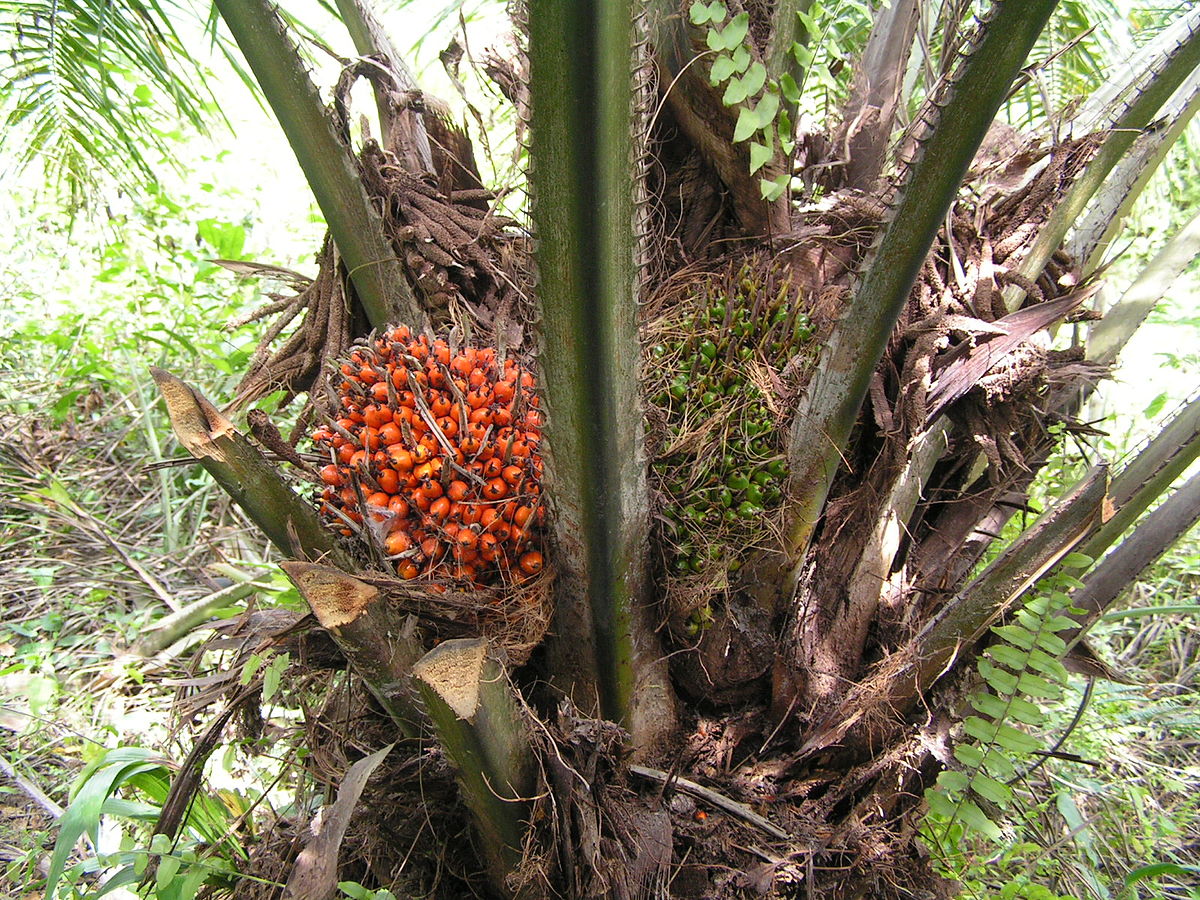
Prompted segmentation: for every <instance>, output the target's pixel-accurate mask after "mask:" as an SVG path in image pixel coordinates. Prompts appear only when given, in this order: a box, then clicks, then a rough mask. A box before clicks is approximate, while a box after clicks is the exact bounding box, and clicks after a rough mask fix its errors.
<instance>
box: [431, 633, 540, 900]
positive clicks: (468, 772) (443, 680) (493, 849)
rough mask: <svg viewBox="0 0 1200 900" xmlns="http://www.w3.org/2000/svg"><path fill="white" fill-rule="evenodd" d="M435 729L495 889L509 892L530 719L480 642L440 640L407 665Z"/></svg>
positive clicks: (528, 785)
mask: <svg viewBox="0 0 1200 900" xmlns="http://www.w3.org/2000/svg"><path fill="white" fill-rule="evenodd" d="M413 678H414V680H415V682H416V685H417V688H418V689H419V691H420V694H421V698H422V700H423V701H424V703H425V710H426V712H427V713H428V715H429V719H430V722H431V723H432V726H433V730H434V732H435V734H436V735H437V737H438V741H439V743H441V745H442V749H443V750H445V752H446V756H447V758H449V760H450V761H451V763H453V765H454V768H455V770H456V771H457V775H458V783H459V788H460V789H461V791H462V794H463V799H464V800H465V802H466V804H467V808H468V809H470V811H471V817H472V819H473V821H474V824H475V830H476V832H477V833H478V835H479V837H480V839H481V843H482V844H483V851H484V856H485V858H486V859H487V864H488V874H489V876H490V878H491V883H492V887H493V889H494V890H495V891H496V893H497V894H499V895H501V896H506V897H511V896H513V895H514V893H513V890H512V887H511V886H510V884H509V876H510V875H512V874H513V873H514V872H515V871H516V870H517V869H518V867H519V865H520V862H521V848H522V844H523V842H524V836H525V831H526V828H527V826H528V819H529V811H530V807H529V801H530V798H531V797H532V796H533V793H534V785H535V777H534V776H535V771H536V768H535V764H536V756H535V754H534V752H533V747H532V743H531V740H530V730H529V729H530V726H529V720H528V718H527V716H526V715H525V713H524V710H523V707H522V705H521V703H520V701H519V700H518V696H517V693H516V691H515V690H514V689H513V686H512V685H511V684H510V683H509V680H508V676H507V674H506V673H505V671H504V668H503V666H501V664H500V663H499V662H498V661H497V660H496V658H495V657H494V656H493V655H492V653H491V652H490V650H489V647H488V643H487V641H486V640H483V639H479V638H462V639H457V640H450V641H444V642H442V643H441V644H439V645H438V646H437V647H435V648H434V649H432V650H430V651H429V653H427V654H426V655H425V656H423V657H422V658H421V659H420V660H418V661H417V663H416V665H415V666H413Z"/></svg>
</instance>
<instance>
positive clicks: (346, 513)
mask: <svg viewBox="0 0 1200 900" xmlns="http://www.w3.org/2000/svg"><path fill="white" fill-rule="evenodd" d="M341 374H342V376H343V380H342V381H341V383H340V385H339V386H338V390H337V395H338V402H339V404H340V406H341V409H340V418H338V419H337V420H336V421H335V422H331V423H329V424H327V425H322V426H320V427H319V428H317V429H316V431H315V432H314V433H313V436H312V437H313V441H314V442H315V443H316V444H317V446H318V447H320V448H326V449H327V450H328V452H329V455H330V460H331V461H330V463H329V465H327V466H325V467H324V468H323V469H322V470H321V480H322V481H323V482H324V484H325V487H324V489H323V490H322V492H321V495H320V501H321V506H320V509H321V515H322V517H323V518H324V519H325V520H326V521H328V522H329V523H330V524H332V525H333V526H334V527H335V528H337V529H338V530H339V531H341V533H342V534H344V535H350V534H352V533H354V532H355V531H363V530H365V529H370V530H371V532H372V534H371V535H370V536H368V539H372V540H375V541H377V542H378V543H379V544H381V545H382V548H383V551H384V553H385V554H386V555H387V558H388V560H389V561H390V562H391V563H392V564H393V565H395V567H396V572H397V574H399V575H400V576H401V577H402V578H406V579H411V578H417V577H419V576H431V577H437V578H455V579H459V580H462V581H467V582H471V583H473V584H477V585H486V584H494V583H496V582H497V581H510V580H522V579H524V578H528V577H529V576H532V575H536V574H537V573H538V572H540V571H541V570H542V566H543V558H542V554H541V551H540V549H539V546H540V543H541V542H540V530H541V526H542V524H543V522H544V519H545V511H544V509H543V507H542V504H541V478H542V458H541V456H540V455H539V454H538V445H539V444H540V443H541V439H542V432H541V425H542V414H541V411H540V410H539V409H538V397H537V395H536V393H535V392H534V388H535V386H536V384H535V380H534V377H533V375H532V374H531V373H529V372H526V371H524V370H522V368H521V367H520V365H519V364H518V363H517V362H516V361H515V360H513V359H505V360H499V359H498V358H497V354H496V351H495V350H494V349H493V348H491V347H482V348H475V347H465V348H462V349H460V350H457V351H452V350H451V348H450V346H449V345H448V344H447V343H446V342H445V341H444V340H442V339H441V338H438V339H436V340H433V341H431V340H430V339H429V338H428V337H427V336H426V335H423V334H422V335H414V334H413V333H412V331H411V330H410V329H409V328H408V327H406V326H404V325H401V326H398V327H395V328H390V329H387V330H385V331H384V332H383V333H382V334H380V335H378V336H376V337H374V338H368V339H367V340H366V342H365V343H363V344H361V345H359V346H357V347H355V349H354V350H353V351H352V352H351V353H350V357H349V359H348V360H347V361H346V362H344V363H343V364H342V367H341Z"/></svg>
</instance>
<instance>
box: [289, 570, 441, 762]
mask: <svg viewBox="0 0 1200 900" xmlns="http://www.w3.org/2000/svg"><path fill="white" fill-rule="evenodd" d="M280 568H281V569H283V571H284V573H285V574H286V575H287V577H288V578H290V579H291V580H292V583H293V584H294V585H296V589H297V590H298V591H299V592H300V596H301V597H303V598H304V599H305V601H306V602H307V603H308V606H309V609H311V610H312V613H313V615H314V616H315V617H316V619H317V621H318V622H319V623H320V624H321V627H322V628H324V629H325V630H326V631H327V632H329V636H330V637H331V638H333V642H334V643H335V644H337V646H338V649H339V650H341V651H342V654H343V655H344V656H345V657H346V660H347V661H348V662H349V664H350V667H351V668H352V669H353V670H354V671H355V673H357V674H358V676H359V677H361V678H362V680H363V683H365V684H366V686H367V688H368V689H369V690H370V691H371V693H372V694H373V695H374V696H375V699H376V700H378V701H379V705H380V706H382V707H383V709H384V711H385V712H386V713H387V714H388V715H389V716H390V717H391V719H392V721H393V722H394V723H395V724H396V726H397V727H398V728H399V729H400V732H401V733H402V734H403V735H404V736H405V737H410V738H415V737H417V736H418V735H419V734H420V733H421V724H422V722H424V720H425V717H424V716H423V715H422V713H421V708H420V704H418V703H417V702H416V700H417V697H416V688H415V687H414V685H413V678H412V670H413V665H414V663H416V662H417V660H419V659H420V658H421V657H422V656H423V655H424V653H425V648H424V647H423V646H422V645H421V642H420V640H419V639H418V637H417V635H416V621H415V619H414V618H413V617H412V616H405V615H403V614H401V613H400V612H398V611H397V610H396V609H395V608H394V607H392V605H391V604H390V603H389V602H388V599H387V597H385V596H384V595H383V594H382V593H381V592H380V591H379V590H378V589H377V588H374V587H372V586H371V585H369V584H366V583H365V582H363V581H359V580H358V579H357V578H354V577H352V576H350V575H347V574H346V573H345V572H343V571H341V570H340V569H333V568H330V567H329V566H323V565H319V564H314V563H307V562H297V561H294V560H293V561H288V562H283V563H280Z"/></svg>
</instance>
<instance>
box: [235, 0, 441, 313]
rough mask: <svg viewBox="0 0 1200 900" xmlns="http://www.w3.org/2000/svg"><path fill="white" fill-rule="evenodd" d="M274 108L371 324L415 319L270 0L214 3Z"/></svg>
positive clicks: (350, 167) (400, 275)
mask: <svg viewBox="0 0 1200 900" xmlns="http://www.w3.org/2000/svg"><path fill="white" fill-rule="evenodd" d="M216 4H217V8H218V9H219V10H220V13H221V17H222V18H223V19H224V20H225V24H226V25H228V26H229V30H230V31H231V32H232V33H233V36H234V39H235V40H236V41H237V43H238V46H239V47H240V48H241V49H242V53H243V54H244V55H245V57H246V62H247V63H248V64H249V65H250V69H251V71H252V72H253V73H254V77H255V78H256V79H257V80H258V83H259V86H260V87H261V88H262V92H263V95H264V96H265V97H266V98H267V102H268V103H269V104H270V105H271V109H272V110H273V111H274V112H275V116H276V118H278V120H279V125H280V127H281V128H282V129H283V133H284V135H285V136H286V137H287V141H288V143H289V144H290V145H291V147H292V151H293V152H294V153H295V154H296V159H297V161H299V163H300V168H301V169H302V170H303V172H304V177H305V179H306V180H307V181H308V184H309V187H310V188H312V192H313V194H314V195H315V197H316V199H317V205H318V206H320V208H321V213H322V214H323V215H324V216H325V221H326V222H327V223H328V225H329V232H330V234H331V235H332V236H333V241H334V243H335V244H336V245H337V249H338V253H339V254H340V255H341V257H342V261H343V262H344V263H345V265H346V268H347V270H348V272H349V274H350V279H351V281H352V282H353V284H354V290H355V293H356V294H357V295H358V299H359V301H360V302H361V303H362V306H363V309H364V310H365V311H366V314H367V318H368V319H369V320H370V322H371V324H372V325H373V326H375V327H380V326H382V325H384V324H386V323H388V322H395V321H404V322H410V323H414V324H416V323H420V322H421V321H422V318H421V314H420V308H419V306H418V305H417V302H416V300H415V298H414V297H413V294H412V291H411V289H410V288H409V286H408V282H407V281H406V280H405V277H404V272H403V269H402V268H401V266H400V262H399V260H398V259H397V258H396V254H395V251H394V250H393V249H392V247H391V245H390V244H389V243H388V241H387V240H386V239H385V238H384V235H383V229H382V223H381V221H380V218H379V215H378V213H376V211H375V209H374V207H372V205H371V202H370V200H369V199H368V197H367V194H366V191H365V190H364V189H363V185H362V180H361V179H360V178H359V174H358V169H357V167H356V166H355V164H354V159H353V157H352V156H351V153H350V148H349V147H347V146H346V145H345V144H344V143H342V141H341V139H340V138H339V137H338V134H337V131H336V129H335V127H334V124H333V120H332V119H331V117H330V116H329V115H327V113H326V111H325V108H324V106H323V104H322V103H321V98H320V95H319V94H318V92H317V89H316V87H315V86H314V85H313V83H312V80H311V79H310V78H309V77H308V72H307V71H306V69H305V67H304V63H303V62H302V60H301V57H300V55H299V52H298V50H297V49H296V46H295V44H294V43H293V42H292V40H291V38H290V37H289V36H288V33H287V30H286V28H285V26H284V24H283V22H282V21H281V20H280V18H279V15H278V13H277V12H276V11H275V5H274V4H273V3H271V2H269V0H216Z"/></svg>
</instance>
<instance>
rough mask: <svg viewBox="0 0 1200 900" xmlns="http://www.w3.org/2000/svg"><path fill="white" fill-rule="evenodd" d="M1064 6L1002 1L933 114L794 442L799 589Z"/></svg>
mask: <svg viewBox="0 0 1200 900" xmlns="http://www.w3.org/2000/svg"><path fill="white" fill-rule="evenodd" d="M1055 5H1056V0H1030V2H1014V0H1009V2H1003V3H998V4H996V6H995V7H993V11H992V15H991V18H990V21H989V22H988V23H987V25H986V28H985V29H984V31H983V33H982V37H981V39H980V40H979V42H978V44H977V46H976V47H975V48H974V51H973V52H972V53H971V54H970V56H968V57H967V58H966V59H965V60H964V61H963V65H962V68H961V72H960V74H959V76H958V77H957V79H955V80H954V81H953V82H952V84H951V85H950V87H949V94H948V96H944V97H939V98H936V99H935V101H933V102H932V103H930V104H929V105H928V106H927V107H926V111H925V117H926V121H928V122H929V123H930V125H931V126H932V128H931V131H930V132H929V134H928V136H927V137H926V138H925V139H924V140H923V141H922V142H921V143H920V145H919V146H918V148H917V151H916V158H915V159H914V160H913V162H912V163H911V164H910V165H909V166H908V170H907V172H906V173H905V177H904V181H903V182H902V184H903V187H902V189H901V191H900V194H899V196H898V198H897V199H896V200H895V201H894V203H893V207H892V214H891V216H890V218H889V220H888V222H887V224H886V226H885V227H884V230H883V233H882V235H881V237H880V239H879V241H878V243H877V244H876V246H875V248H874V250H873V252H872V254H871V256H870V258H869V260H868V262H867V265H866V268H865V271H864V273H863V276H862V280H861V283H860V285H859V288H858V290H857V292H856V293H855V295H854V298H853V299H852V300H851V302H850V305H849V307H848V309H846V311H845V313H844V314H843V316H842V318H841V319H840V320H839V321H838V323H837V325H835V327H834V330H833V333H832V335H831V336H830V339H829V341H828V343H827V344H826V347H825V350H824V352H823V353H822V356H821V360H820V363H819V365H818V368H817V371H816V374H815V375H814V377H813V381H812V383H811V384H810V385H809V387H808V390H807V392H806V394H805V396H804V398H803V400H802V401H801V406H800V409H799V410H798V412H797V415H796V416H795V419H794V422H793V425H792V430H791V434H790V441H789V457H790V458H789V463H790V468H791V472H792V477H791V484H790V487H791V496H792V516H793V519H792V525H791V527H790V528H789V532H788V534H787V536H786V540H785V556H786V558H787V560H788V565H789V568H790V569H791V573H792V574H791V581H792V583H793V584H794V583H795V582H796V581H797V580H798V578H799V575H800V568H801V566H802V565H803V561H804V558H805V554H806V552H807V549H808V545H809V542H810V541H811V539H812V536H813V531H814V529H815V528H816V525H817V522H818V520H819V518H820V515H821V511H822V509H823V508H824V505H825V500H826V498H827V497H828V494H829V489H830V486H831V485H832V483H833V479H834V476H835V475H836V474H837V471H838V469H839V467H840V465H841V461H842V452H843V450H844V448H845V447H846V444H847V441H848V440H849V437H850V432H851V429H852V428H853V427H854V423H855V421H856V420H857V418H858V413H859V410H860V409H861V407H862V403H863V400H864V399H865V397H866V394H867V387H868V384H869V382H870V377H871V373H872V372H873V371H874V370H875V366H876V365H877V364H878V363H879V359H880V357H881V356H882V355H883V351H884V348H885V347H886V345H887V341H888V338H889V337H890V335H891V333H892V328H893V327H894V325H895V323H896V320H897V319H898V317H899V315H900V312H901V310H902V309H903V308H904V304H905V302H906V300H907V299H908V294H909V292H910V291H911V290H912V286H913V284H914V282H915V280H916V277H917V274H918V273H919V271H920V268H921V266H922V264H923V263H924V261H925V257H926V256H927V254H928V253H929V248H930V246H932V243H933V240H934V238H935V237H936V235H937V232H938V229H939V228H940V227H941V225H942V223H943V222H944V221H945V217H946V213H947V211H948V210H949V209H950V205H951V203H953V202H954V199H955V197H956V195H957V192H958V189H959V187H960V186H961V184H962V179H963V176H964V175H965V174H966V172H967V168H968V166H969V165H970V163H971V160H972V159H973V158H974V156H975V152H976V150H977V149H978V148H979V145H980V143H981V142H982V141H983V138H984V135H985V134H986V133H987V130H988V128H989V126H990V125H991V123H992V121H993V119H994V117H995V115H996V112H997V111H998V110H999V108H1000V105H1001V103H1003V101H1004V99H1005V96H1006V95H1007V93H1008V89H1009V86H1010V85H1011V84H1012V81H1013V79H1014V78H1015V77H1016V75H1017V73H1018V72H1019V71H1020V69H1021V66H1022V65H1023V64H1024V62H1025V58H1026V57H1027V56H1028V54H1029V51H1030V49H1031V48H1032V47H1033V45H1034V42H1035V41H1036V40H1037V37H1038V35H1039V34H1040V33H1041V31H1042V29H1043V27H1044V26H1045V24H1046V21H1047V19H1049V17H1050V14H1051V12H1053V10H1054V7H1055Z"/></svg>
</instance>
